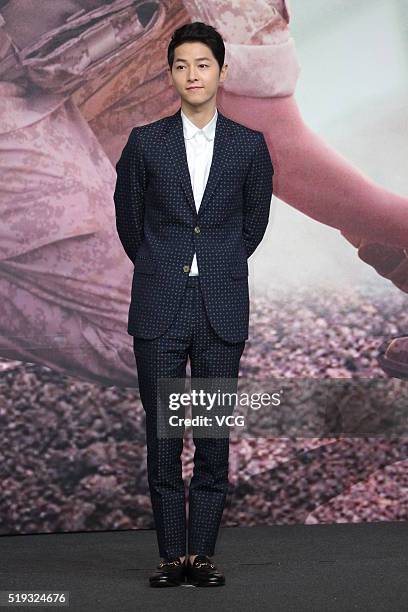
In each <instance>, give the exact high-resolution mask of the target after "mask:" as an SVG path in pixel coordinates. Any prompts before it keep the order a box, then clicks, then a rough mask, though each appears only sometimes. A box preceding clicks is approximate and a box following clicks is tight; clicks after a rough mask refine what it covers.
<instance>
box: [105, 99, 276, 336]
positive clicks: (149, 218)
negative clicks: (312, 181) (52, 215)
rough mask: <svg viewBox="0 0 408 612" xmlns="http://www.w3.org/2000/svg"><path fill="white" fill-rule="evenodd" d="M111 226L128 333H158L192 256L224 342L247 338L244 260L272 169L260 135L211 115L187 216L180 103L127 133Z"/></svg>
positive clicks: (268, 193) (261, 222)
mask: <svg viewBox="0 0 408 612" xmlns="http://www.w3.org/2000/svg"><path fill="white" fill-rule="evenodd" d="M116 172H117V181H116V187H115V193H114V202H115V208H116V227H117V231H118V235H119V238H120V240H121V242H122V245H123V248H124V250H125V251H126V253H127V255H128V257H129V258H130V259H131V261H132V262H133V265H134V272H133V280H132V293H131V303H130V307H129V319H128V330H127V331H128V333H129V334H130V335H132V336H138V337H141V338H146V339H153V338H157V337H159V336H161V335H162V334H163V333H164V332H165V331H166V330H167V329H168V328H169V326H170V325H171V323H172V322H173V320H174V318H175V317H176V316H177V313H178V312H179V309H180V304H181V300H182V297H183V294H184V289H185V287H186V283H187V279H188V276H189V272H190V269H191V264H192V260H193V256H194V253H196V257H197V264H198V270H199V276H200V282H201V287H202V293H203V298H204V303H205V307H206V310H207V314H208V317H209V320H210V322H211V325H212V327H213V329H214V331H215V332H216V333H217V334H218V335H219V336H220V337H221V338H222V339H224V340H226V341H227V342H239V341H242V340H245V339H247V338H248V323H249V288H248V261H247V259H248V257H250V256H251V255H252V253H253V252H254V251H255V249H256V248H257V246H258V244H259V243H260V242H261V240H262V238H263V236H264V233H265V230H266V227H267V224H268V220H269V211H270V205H271V198H272V189H273V184H272V177H273V173H274V170H273V165H272V161H271V158H270V155H269V151H268V148H267V145H266V142H265V138H264V135H263V134H262V132H259V131H257V130H252V129H250V128H247V127H246V126H243V125H241V124H239V123H236V122H234V121H232V120H231V119H228V118H227V117H226V116H224V115H223V114H222V113H220V112H219V111H218V119H217V125H216V132H215V139H214V149H213V157H212V163H211V168H210V173H209V176H208V180H207V184H206V188H205V191H204V194H203V198H202V201H201V204H200V208H199V210H198V212H197V210H196V206H195V201H194V195H193V189H192V185H191V179H190V174H189V169H188V163H187V155H186V148H185V142H184V135H183V126H182V118H181V109H179V110H178V111H177V112H176V113H175V114H174V115H170V116H168V117H164V118H162V119H159V120H157V121H155V122H153V123H150V124H148V125H144V126H139V127H135V128H133V129H132V131H131V133H130V136H129V139H128V141H127V143H126V145H125V147H124V149H123V151H122V154H121V157H120V159H119V161H118V162H117V164H116Z"/></svg>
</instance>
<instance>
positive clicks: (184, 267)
mask: <svg viewBox="0 0 408 612" xmlns="http://www.w3.org/2000/svg"><path fill="white" fill-rule="evenodd" d="M183 272H190V266H188V265H187V264H186V265H185V266H183Z"/></svg>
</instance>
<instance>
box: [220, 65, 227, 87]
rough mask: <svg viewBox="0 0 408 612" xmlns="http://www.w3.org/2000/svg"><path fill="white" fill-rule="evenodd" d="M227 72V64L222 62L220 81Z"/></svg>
mask: <svg viewBox="0 0 408 612" xmlns="http://www.w3.org/2000/svg"><path fill="white" fill-rule="evenodd" d="M227 74H228V64H224V65H223V67H222V68H221V72H220V83H223V82H224V81H225V79H226V77H227Z"/></svg>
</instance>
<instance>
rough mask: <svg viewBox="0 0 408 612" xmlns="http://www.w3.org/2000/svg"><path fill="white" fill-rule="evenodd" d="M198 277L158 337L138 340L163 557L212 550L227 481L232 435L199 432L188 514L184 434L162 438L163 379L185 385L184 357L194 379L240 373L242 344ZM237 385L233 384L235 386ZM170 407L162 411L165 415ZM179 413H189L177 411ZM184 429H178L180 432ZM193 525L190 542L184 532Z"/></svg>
mask: <svg viewBox="0 0 408 612" xmlns="http://www.w3.org/2000/svg"><path fill="white" fill-rule="evenodd" d="M200 285H201V281H200V275H198V276H190V277H189V278H188V280H187V283H186V287H185V288H184V290H183V291H184V292H183V296H182V300H181V304H180V309H179V312H178V315H177V317H176V318H175V320H174V321H173V323H172V325H170V327H169V329H168V330H167V331H166V332H165V333H164V334H163V335H162V336H160V337H159V338H155V339H153V340H146V339H144V338H138V337H134V338H133V350H134V355H135V360H136V365H137V372H138V380H139V389H140V397H141V400H142V404H143V408H144V411H145V413H146V443H147V472H148V482H149V489H150V497H151V502H152V509H153V516H154V522H155V528H156V535H157V541H158V548H159V553H160V556H161V557H163V558H167V559H174V558H175V557H179V556H182V555H185V554H186V546H187V548H188V552H189V554H200V553H201V554H206V555H210V556H211V555H213V554H214V551H215V544H216V539H217V535H218V531H219V526H220V523H221V518H222V514H223V510H224V507H225V501H226V497H227V494H228V487H229V480H228V468H229V437H206V436H202V435H200V434H199V433H198V434H196V435H195V434H194V431H195V430H194V429H193V440H194V445H195V453H194V472H193V476H192V478H191V481H190V485H189V490H188V502H189V512H188V520H187V514H186V508H185V487H184V481H183V478H182V464H181V454H182V451H183V438H182V437H181V435H180V436H179V437H165V436H158V435H157V431H158V427H159V429H160V426H158V418H159V415H158V410H163V409H164V408H165V404H164V403H163V402H158V401H157V397H158V389H159V382H160V379H161V378H163V379H169V378H171V379H173V378H174V379H176V380H175V381H174V385H173V384H172V392H173V391H175V390H176V389H177V391H178V392H183V391H184V380H185V377H186V365H187V360H188V359H189V360H190V365H191V376H192V379H198V380H200V379H203V378H211V379H212V378H213V379H219V378H222V379H232V380H234V381H236V380H237V378H238V373H239V362H240V359H241V356H242V353H243V351H244V348H245V340H243V341H242V342H236V343H228V342H225V341H224V340H222V339H221V338H220V337H219V336H217V334H216V333H215V332H214V331H213V329H212V327H211V325H210V322H209V320H208V317H207V314H206V309H205V305H204V301H203V295H202V291H201V287H200ZM231 390H233V391H236V387H234V388H233V389H231ZM166 414H167V416H168V412H166V413H165V414H164V418H165V417H166ZM177 415H178V416H184V414H182V415H181V414H179V412H177ZM180 433H181V432H180ZM186 531H188V540H187V536H186Z"/></svg>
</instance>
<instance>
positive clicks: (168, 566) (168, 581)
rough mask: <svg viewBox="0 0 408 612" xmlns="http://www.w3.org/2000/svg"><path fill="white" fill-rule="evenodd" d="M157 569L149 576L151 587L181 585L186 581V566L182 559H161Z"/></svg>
mask: <svg viewBox="0 0 408 612" xmlns="http://www.w3.org/2000/svg"><path fill="white" fill-rule="evenodd" d="M157 569H158V571H157V572H155V573H154V574H153V575H152V576H150V578H149V582H150V586H151V587H171V586H180V585H181V584H182V583H183V582H184V581H185V570H186V566H185V564H184V562H183V561H181V560H180V559H174V560H173V561H160V563H159V565H158V566H157Z"/></svg>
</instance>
